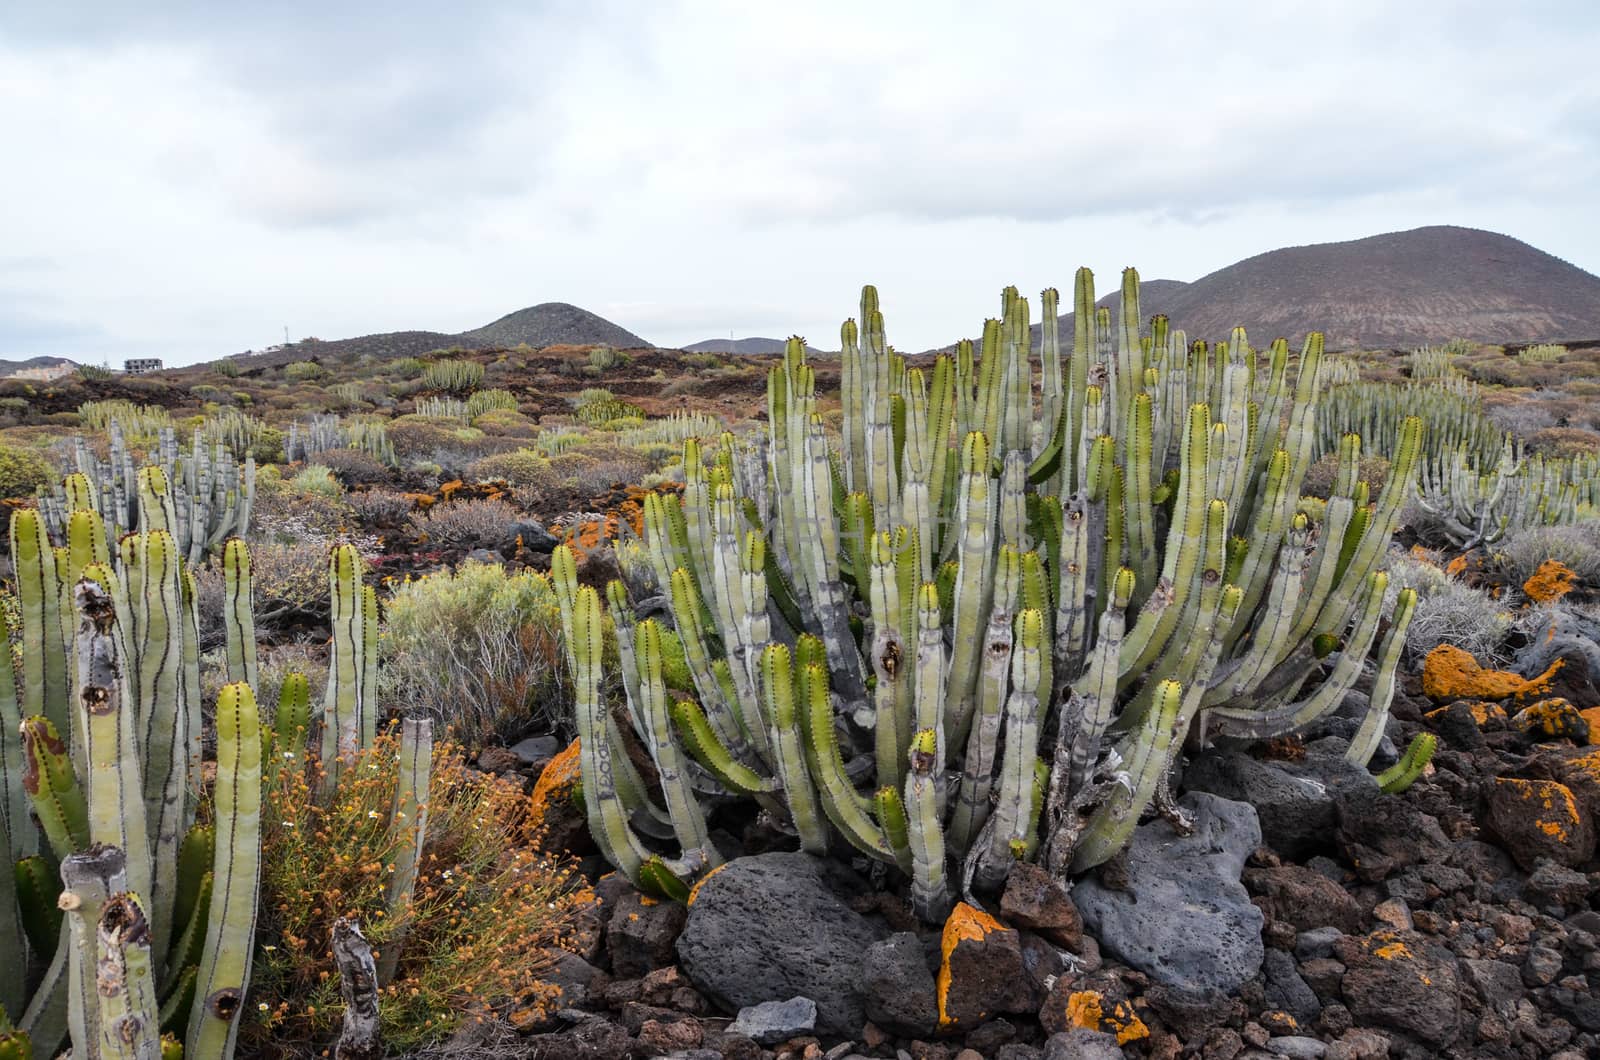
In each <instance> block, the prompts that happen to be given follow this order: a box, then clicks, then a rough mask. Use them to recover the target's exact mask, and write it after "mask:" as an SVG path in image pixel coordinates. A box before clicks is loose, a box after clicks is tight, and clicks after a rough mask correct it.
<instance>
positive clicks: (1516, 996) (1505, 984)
mask: <svg viewBox="0 0 1600 1060" xmlns="http://www.w3.org/2000/svg"><path fill="white" fill-rule="evenodd" d="M1461 978H1462V979H1464V980H1466V982H1467V983H1468V985H1470V986H1471V987H1472V989H1473V990H1474V991H1475V992H1476V993H1477V995H1478V999H1479V1000H1480V1001H1482V1002H1483V1005H1484V1008H1485V1009H1486V1010H1487V1011H1489V1012H1493V1013H1494V1014H1495V1015H1496V1016H1499V1017H1500V1018H1501V1019H1503V1020H1507V1021H1509V1020H1514V1019H1516V1018H1517V1002H1519V1001H1521V1000H1522V998H1523V995H1524V994H1525V993H1526V991H1525V990H1524V989H1523V986H1522V976H1521V975H1520V974H1518V972H1517V966H1516V965H1514V964H1507V963H1506V962H1505V961H1491V960H1484V959H1479V958H1469V959H1467V960H1464V961H1462V962H1461Z"/></svg>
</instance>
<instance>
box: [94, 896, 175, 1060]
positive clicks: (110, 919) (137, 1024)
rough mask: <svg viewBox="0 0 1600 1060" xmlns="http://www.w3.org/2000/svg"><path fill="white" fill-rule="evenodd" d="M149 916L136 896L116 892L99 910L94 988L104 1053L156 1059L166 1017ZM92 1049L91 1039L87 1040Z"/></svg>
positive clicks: (122, 1058)
mask: <svg viewBox="0 0 1600 1060" xmlns="http://www.w3.org/2000/svg"><path fill="white" fill-rule="evenodd" d="M150 936H151V928H150V921H149V920H148V919H147V918H146V916H145V912H144V908H143V907H142V906H141V904H140V902H139V899H138V897H137V896H135V895H132V894H116V895H112V896H111V898H110V900H108V901H107V902H106V903H105V905H104V906H103V907H101V910H100V920H99V924H98V927H97V943H98V947H99V953H98V958H97V967H96V973H95V993H96V994H97V995H98V1001H99V1005H100V1042H99V1045H100V1056H102V1057H104V1058H106V1060H157V1057H158V1056H159V1054H160V1051H161V1021H160V1018H159V1016H158V1009H157V1005H156V984H155V961H154V957H153V956H152V953H151V946H150ZM83 1046H84V1051H85V1052H90V1051H91V1049H90V1046H89V1043H87V1042H86V1043H83Z"/></svg>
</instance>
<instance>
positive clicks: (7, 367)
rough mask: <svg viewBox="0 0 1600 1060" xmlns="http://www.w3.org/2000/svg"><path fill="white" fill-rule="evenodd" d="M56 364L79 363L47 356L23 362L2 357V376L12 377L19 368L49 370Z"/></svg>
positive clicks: (30, 358)
mask: <svg viewBox="0 0 1600 1060" xmlns="http://www.w3.org/2000/svg"><path fill="white" fill-rule="evenodd" d="M55 364H77V362H76V361H74V360H72V358H70V357H51V356H47V355H41V356H39V357H29V358H27V359H26V360H22V361H8V360H6V359H5V358H3V357H0V375H10V374H11V373H12V372H15V371H16V370H17V369H19V368H48V367H49V366H51V365H55Z"/></svg>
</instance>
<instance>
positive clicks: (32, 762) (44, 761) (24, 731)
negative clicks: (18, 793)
mask: <svg viewBox="0 0 1600 1060" xmlns="http://www.w3.org/2000/svg"><path fill="white" fill-rule="evenodd" d="M19 730H20V735H21V742H22V769H21V771H20V772H21V775H22V787H23V790H24V791H25V793H26V794H27V796H28V799H29V801H30V802H31V803H32V805H33V812H34V814H35V816H36V817H37V818H38V820H39V826H40V828H42V829H43V831H44V834H45V838H46V839H47V840H48V841H49V844H50V849H51V851H52V852H53V853H54V854H55V858H56V860H57V861H59V860H61V859H62V858H65V857H66V856H67V855H68V854H70V853H72V852H73V851H74V850H82V849H83V848H84V847H86V846H88V845H89V807H88V804H87V802H86V801H85V800H84V795H83V790H82V789H81V788H80V787H79V786H78V776H77V773H76V772H74V770H73V768H72V758H71V756H69V755H68V753H67V745H66V741H64V740H62V739H61V735H60V733H58V732H57V731H56V727H55V726H54V725H52V724H50V719H49V718H46V717H42V716H36V717H32V718H29V719H28V720H26V721H24V722H23V723H22V724H21V726H19ZM20 820H21V821H26V820H27V818H26V816H23V817H22V818H20Z"/></svg>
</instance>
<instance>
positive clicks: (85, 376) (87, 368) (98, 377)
mask: <svg viewBox="0 0 1600 1060" xmlns="http://www.w3.org/2000/svg"><path fill="white" fill-rule="evenodd" d="M78 378H79V379H82V380H83V381H84V382H85V383H103V382H105V381H106V380H108V379H110V378H111V369H109V368H105V367H102V366H101V365H98V364H80V365H78Z"/></svg>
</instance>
